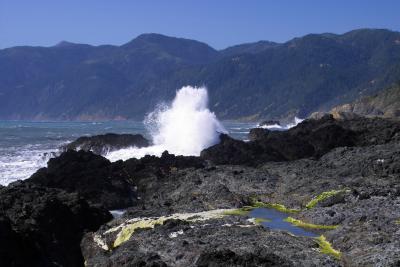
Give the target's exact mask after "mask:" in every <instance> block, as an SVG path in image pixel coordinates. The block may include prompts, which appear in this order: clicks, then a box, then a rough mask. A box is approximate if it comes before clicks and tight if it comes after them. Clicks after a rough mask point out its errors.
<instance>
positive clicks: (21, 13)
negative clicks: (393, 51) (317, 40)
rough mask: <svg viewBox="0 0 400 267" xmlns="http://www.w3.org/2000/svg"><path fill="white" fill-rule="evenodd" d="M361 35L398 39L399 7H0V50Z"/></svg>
mask: <svg viewBox="0 0 400 267" xmlns="http://www.w3.org/2000/svg"><path fill="white" fill-rule="evenodd" d="M358 28H386V29H390V30H395V31H400V0H331V1H329V0H301V1H300V0H275V1H272V0H241V1H240V0H199V1H195V0H0V48H6V47H12V46H17V45H33V46H52V45H55V44H57V43H59V42H60V41H63V40H66V41H70V42H76V43H87V44H92V45H100V44H114V45H121V44H124V43H126V42H128V41H130V40H132V39H133V38H135V37H136V36H138V35H140V34H142V33H161V34H165V35H169V36H175V37H184V38H189V39H195V40H198V41H202V42H205V43H207V44H209V45H211V46H212V47H214V48H216V49H223V48H226V47H228V46H231V45H235V44H240V43H246V42H254V41H259V40H269V41H275V42H285V41H288V40H290V39H292V38H294V37H300V36H303V35H306V34H309V33H324V32H332V33H344V32H347V31H350V30H353V29H358Z"/></svg>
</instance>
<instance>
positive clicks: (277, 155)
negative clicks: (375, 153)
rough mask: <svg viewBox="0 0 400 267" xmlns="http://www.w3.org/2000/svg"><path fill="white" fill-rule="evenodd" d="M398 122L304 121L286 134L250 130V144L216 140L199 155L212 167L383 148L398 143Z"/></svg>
mask: <svg viewBox="0 0 400 267" xmlns="http://www.w3.org/2000/svg"><path fill="white" fill-rule="evenodd" d="M399 131H400V122H399V121H395V120H385V119H380V118H375V119H368V118H362V117H357V118H354V119H351V120H335V119H334V118H333V116H332V115H325V116H323V117H321V118H320V119H309V120H306V121H304V122H302V123H300V124H299V125H297V126H296V127H294V128H291V129H289V130H288V131H270V130H267V129H252V130H251V131H250V134H249V138H250V142H243V141H239V140H234V139H232V138H230V137H228V136H226V135H221V136H220V143H219V144H217V145H214V146H212V147H210V148H207V149H205V150H203V151H202V152H201V157H202V158H203V159H205V160H210V161H212V162H214V163H215V164H252V165H254V164H260V163H262V162H267V161H289V160H296V159H301V158H308V157H316V158H318V157H321V156H322V155H324V154H325V153H327V152H328V151H330V150H331V149H333V148H336V147H347V146H364V145H372V144H384V143H388V142H391V141H396V140H400V133H399Z"/></svg>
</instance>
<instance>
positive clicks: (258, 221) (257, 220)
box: [254, 218, 271, 224]
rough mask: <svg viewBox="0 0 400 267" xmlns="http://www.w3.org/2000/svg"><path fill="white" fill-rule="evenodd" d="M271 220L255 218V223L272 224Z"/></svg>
mask: <svg viewBox="0 0 400 267" xmlns="http://www.w3.org/2000/svg"><path fill="white" fill-rule="evenodd" d="M270 221H271V220H268V219H265V218H255V219H254V223H255V224H262V223H263V222H270Z"/></svg>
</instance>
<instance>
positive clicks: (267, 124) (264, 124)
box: [258, 120, 281, 127]
mask: <svg viewBox="0 0 400 267" xmlns="http://www.w3.org/2000/svg"><path fill="white" fill-rule="evenodd" d="M271 125H281V123H280V122H279V121H275V120H266V121H263V122H261V123H259V124H258V126H261V127H262V126H271Z"/></svg>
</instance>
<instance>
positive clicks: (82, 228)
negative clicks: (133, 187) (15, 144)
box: [0, 182, 112, 266]
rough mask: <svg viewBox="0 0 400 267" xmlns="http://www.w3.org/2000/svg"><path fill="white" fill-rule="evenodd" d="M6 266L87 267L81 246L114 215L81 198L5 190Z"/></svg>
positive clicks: (1, 193) (0, 249)
mask: <svg viewBox="0 0 400 267" xmlns="http://www.w3.org/2000/svg"><path fill="white" fill-rule="evenodd" d="M0 210H1V212H2V213H1V214H0V229H1V231H0V236H1V245H0V253H1V257H0V263H1V266H83V257H82V253H81V250H80V246H79V244H80V240H81V238H82V236H83V234H84V233H85V232H86V231H96V230H97V229H98V228H99V227H100V225H102V224H104V223H106V222H107V221H109V220H110V219H111V218H112V216H111V214H110V213H109V212H108V211H107V210H105V209H103V208H97V207H93V206H90V205H89V204H88V203H87V202H86V201H85V200H84V199H83V198H81V197H80V196H79V195H78V194H69V193H66V192H65V191H62V190H58V189H49V188H45V187H40V186H37V185H33V184H30V183H27V182H16V183H13V184H11V185H9V186H8V187H6V188H3V189H0Z"/></svg>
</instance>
